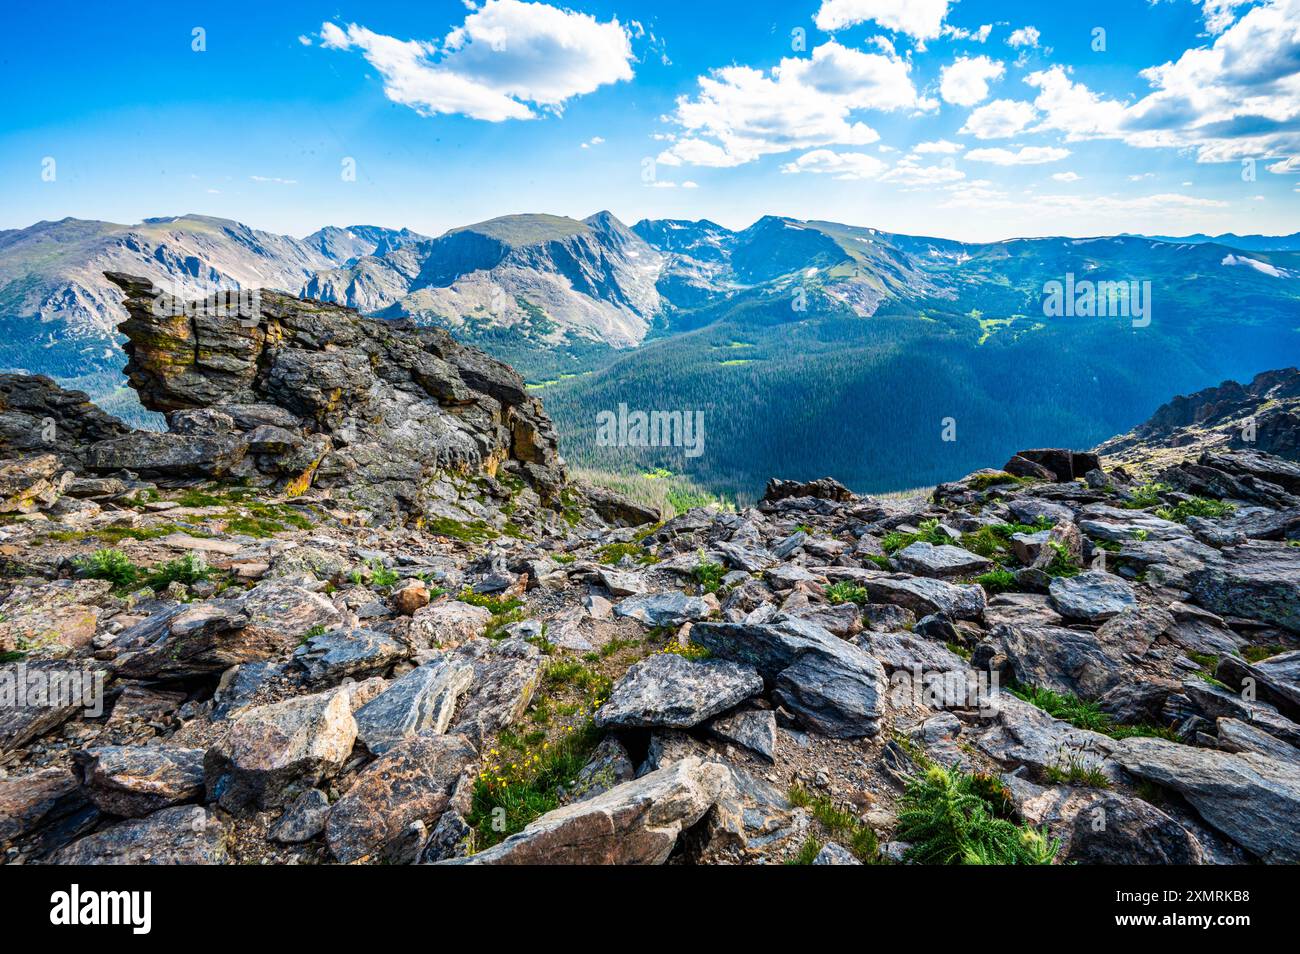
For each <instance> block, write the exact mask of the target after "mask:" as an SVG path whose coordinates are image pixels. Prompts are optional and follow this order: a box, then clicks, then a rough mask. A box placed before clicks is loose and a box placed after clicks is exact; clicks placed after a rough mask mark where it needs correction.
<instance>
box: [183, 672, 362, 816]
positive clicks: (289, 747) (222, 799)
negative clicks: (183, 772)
mask: <svg viewBox="0 0 1300 954" xmlns="http://www.w3.org/2000/svg"><path fill="white" fill-rule="evenodd" d="M356 737H357V723H356V720H355V719H354V718H353V717H352V708H351V700H350V697H349V693H348V691H347V690H346V689H343V688H340V689H335V690H332V691H329V692H322V693H317V694H316V695H310V696H298V697H296V698H293V699H286V700H285V701H283V702H274V703H271V704H270V705H266V706H259V707H257V708H254V709H249V710H248V711H247V712H245V713H244V714H243V715H241V716H239V717H238V718H237V719H235V721H234V724H233V725H231V727H230V730H229V732H228V733H227V735H226V737H225V738H224V739H222V740H221V741H220V742H218V743H217V744H216V745H214V746H212V748H210V749H209V750H208V752H207V755H206V756H205V758H204V778H205V783H206V787H207V796H208V800H209V801H216V802H219V803H220V804H221V806H222V807H223V808H225V809H226V810H227V811H232V812H242V811H248V810H249V809H252V808H274V807H277V806H281V805H286V804H288V803H289V802H291V801H293V800H294V799H295V798H297V797H298V795H300V794H301V793H302V792H303V791H304V790H305V789H308V788H312V787H313V786H315V785H316V784H317V783H319V782H320V781H321V780H322V779H325V778H327V777H329V776H330V775H331V774H333V773H334V772H336V771H337V770H338V769H339V768H340V767H341V766H342V765H343V763H344V761H346V760H347V758H348V756H349V755H351V754H352V744H353V742H354V741H355V740H356Z"/></svg>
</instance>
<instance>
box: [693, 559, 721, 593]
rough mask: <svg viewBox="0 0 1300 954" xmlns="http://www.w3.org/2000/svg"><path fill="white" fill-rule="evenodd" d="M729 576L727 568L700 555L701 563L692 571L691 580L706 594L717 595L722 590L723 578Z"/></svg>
mask: <svg viewBox="0 0 1300 954" xmlns="http://www.w3.org/2000/svg"><path fill="white" fill-rule="evenodd" d="M726 575H727V570H726V567H724V566H723V565H722V564H721V563H713V562H711V561H709V560H706V559H704V555H703V554H701V555H700V562H699V563H697V564H695V568H694V569H693V570H691V578H692V579H693V580H695V582H696V583H698V584H699V585H700V589H702V590H704V592H705V593H716V592H718V590H720V589H721V588H722V578H723V577H724V576H726Z"/></svg>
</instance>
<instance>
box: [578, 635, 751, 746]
mask: <svg viewBox="0 0 1300 954" xmlns="http://www.w3.org/2000/svg"><path fill="white" fill-rule="evenodd" d="M762 691H763V680H762V679H761V678H760V677H759V675H758V673H757V672H756V671H755V670H753V669H752V668H750V667H748V666H741V665H737V664H735V663H730V662H725V661H715V660H704V661H700V662H691V661H690V660H688V659H685V658H683V657H682V656H679V655H677V654H676V653H656V654H654V655H653V656H650V657H648V658H646V659H643V660H642V661H641V662H639V663H636V664H635V665H633V666H632V667H631V668H630V669H628V671H627V672H626V673H625V674H624V675H623V677H622V678H621V679H620V680H619V681H618V682H617V683H616V684H615V685H614V688H613V690H612V691H611V692H610V694H609V699H608V700H606V702H605V704H604V705H602V706H601V707H600V708H599V709H598V710H596V714H595V720H596V724H597V725H599V726H607V727H615V726H616V727H620V728H631V727H651V726H664V727H669V728H682V729H688V728H690V727H692V726H696V725H699V724H700V723H701V722H703V721H704V720H705V719H708V718H709V717H710V716H713V715H716V714H717V713H719V712H723V711H725V710H727V709H730V708H731V707H733V706H735V705H736V704H737V703H739V702H743V701H744V700H745V699H748V698H749V697H750V696H753V695H756V694H757V693H759V692H762Z"/></svg>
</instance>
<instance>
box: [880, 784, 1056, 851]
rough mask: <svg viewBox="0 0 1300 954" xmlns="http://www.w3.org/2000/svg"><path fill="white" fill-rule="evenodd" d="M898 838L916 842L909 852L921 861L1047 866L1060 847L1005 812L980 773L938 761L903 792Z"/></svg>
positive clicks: (1042, 833)
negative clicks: (968, 773) (979, 779)
mask: <svg viewBox="0 0 1300 954" xmlns="http://www.w3.org/2000/svg"><path fill="white" fill-rule="evenodd" d="M898 838H899V839H901V840H903V841H909V842H911V843H912V847H911V848H909V849H908V852H907V857H908V859H909V860H911V861H916V862H919V863H921V864H940V865H953V864H964V865H971V864H975V865H980V864H998V865H1046V864H1051V862H1052V859H1053V858H1054V857H1056V853H1057V851H1058V850H1059V848H1060V843H1059V842H1058V841H1056V840H1054V839H1053V840H1049V839H1048V838H1047V836H1046V834H1045V833H1044V832H1040V831H1038V830H1036V829H1034V828H1031V827H1029V826H1024V825H1017V824H1015V823H1014V822H1012V821H1010V820H1008V819H1006V818H1004V817H1001V815H1000V812H999V807H998V806H996V805H995V804H994V803H993V802H992V801H990V799H989V797H988V788H987V785H985V784H983V783H980V782H977V781H976V779H975V777H973V776H971V775H967V774H965V773H964V772H959V771H957V770H955V769H946V768H944V767H942V766H940V765H933V764H931V765H929V766H928V767H927V768H925V770H924V771H923V773H922V774H921V775H920V776H919V777H915V778H913V779H912V780H911V781H909V782H908V785H907V788H906V790H905V791H904V792H903V799H902V811H901V812H900V813H899V815H898Z"/></svg>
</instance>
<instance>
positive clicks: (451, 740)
mask: <svg viewBox="0 0 1300 954" xmlns="http://www.w3.org/2000/svg"><path fill="white" fill-rule="evenodd" d="M477 759H478V752H477V751H476V750H475V749H474V746H472V745H471V744H470V742H469V740H468V739H466V738H465V737H464V736H461V735H419V736H415V737H414V738H412V739H408V740H406V741H405V742H403V743H401V744H400V745H398V746H396V747H395V748H393V749H391V750H390V751H389V752H388V753H386V754H385V755H381V756H380V757H379V758H377V759H375V761H373V762H371V763H370V764H369V765H368V766H366V767H365V768H364V769H362V770H361V773H360V774H359V775H358V776H357V778H356V781H355V782H353V783H352V787H351V788H349V789H348V791H347V794H346V795H344V796H343V797H342V798H341V799H339V800H338V801H337V802H335V803H334V807H333V808H331V809H330V813H329V819H328V820H327V821H326V823H325V838H326V841H328V843H329V847H330V851H331V852H333V854H334V857H335V858H337V859H338V860H339V861H342V862H343V863H344V864H347V863H350V862H353V861H358V860H360V859H362V858H365V857H369V856H373V855H375V854H377V853H382V852H383V850H384V849H385V848H387V847H388V846H389V845H391V844H393V843H395V842H397V841H398V840H399V839H400V838H401V837H402V835H403V833H404V832H405V831H406V829H407V828H408V826H410V825H412V824H414V823H416V822H419V823H421V824H423V825H424V826H425V827H426V828H429V827H432V826H433V825H434V823H436V822H437V820H438V817H439V816H440V815H441V814H442V813H443V811H444V810H445V809H446V807H447V804H448V802H450V801H451V795H452V790H453V789H454V788H455V785H456V781H457V779H459V778H460V776H461V773H462V772H464V771H465V770H466V768H468V767H469V766H470V765H471V764H472V763H473V762H474V761H476V760H477Z"/></svg>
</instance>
